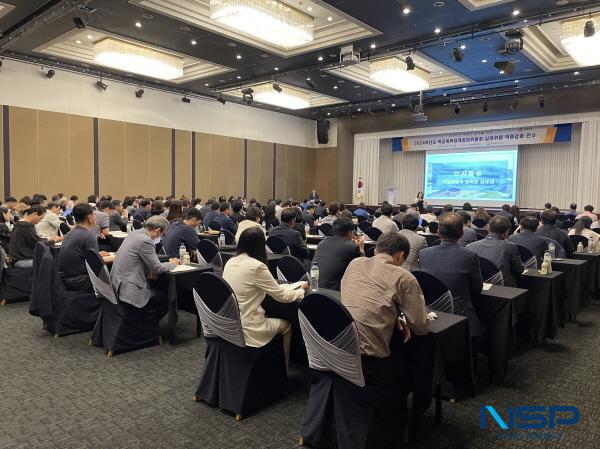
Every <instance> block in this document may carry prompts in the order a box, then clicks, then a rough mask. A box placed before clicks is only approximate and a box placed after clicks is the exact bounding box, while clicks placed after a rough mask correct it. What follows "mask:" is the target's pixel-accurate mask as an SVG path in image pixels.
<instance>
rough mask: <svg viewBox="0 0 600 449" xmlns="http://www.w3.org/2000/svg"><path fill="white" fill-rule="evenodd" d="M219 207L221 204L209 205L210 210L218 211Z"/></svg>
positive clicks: (216, 202)
mask: <svg viewBox="0 0 600 449" xmlns="http://www.w3.org/2000/svg"><path fill="white" fill-rule="evenodd" d="M220 207H221V203H219V202H218V201H215V202H214V203H212V204H211V205H210V210H219V208H220Z"/></svg>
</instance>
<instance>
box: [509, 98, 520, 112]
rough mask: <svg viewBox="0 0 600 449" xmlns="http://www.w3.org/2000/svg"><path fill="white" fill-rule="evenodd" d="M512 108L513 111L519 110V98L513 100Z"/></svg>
mask: <svg viewBox="0 0 600 449" xmlns="http://www.w3.org/2000/svg"><path fill="white" fill-rule="evenodd" d="M510 109H512V110H513V111H518V110H519V100H516V99H515V100H514V101H513V102H512V104H511V105H510Z"/></svg>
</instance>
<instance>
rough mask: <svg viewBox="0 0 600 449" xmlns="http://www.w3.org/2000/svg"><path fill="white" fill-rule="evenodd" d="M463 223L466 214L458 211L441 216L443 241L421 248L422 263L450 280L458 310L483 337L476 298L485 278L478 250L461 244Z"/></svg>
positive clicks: (440, 233)
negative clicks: (459, 213) (476, 309)
mask: <svg viewBox="0 0 600 449" xmlns="http://www.w3.org/2000/svg"><path fill="white" fill-rule="evenodd" d="M463 226H464V222H463V219H462V217H461V216H460V215H458V214H456V213H449V214H446V215H444V216H443V217H440V221H439V230H438V235H439V236H440V239H441V240H442V242H441V243H440V244H439V245H437V246H432V247H430V248H425V249H423V250H421V253H420V254H419V263H420V266H421V269H422V270H425V271H428V272H429V273H431V274H433V275H434V276H436V277H437V278H438V279H439V280H441V281H442V282H443V283H444V284H446V287H448V288H449V289H450V291H451V292H452V298H453V299H454V313H455V314H457V315H463V316H466V317H468V318H469V327H470V329H471V336H472V337H479V336H481V335H483V333H484V331H485V328H484V327H483V323H481V321H479V319H478V318H477V315H476V313H475V308H474V307H473V299H474V298H476V297H478V296H479V294H480V293H481V289H482V288H483V280H482V278H481V267H480V266H479V257H478V256H477V254H475V253H474V252H472V251H469V250H468V249H466V248H463V247H461V246H460V245H459V244H458V241H459V240H460V238H461V237H462V236H463Z"/></svg>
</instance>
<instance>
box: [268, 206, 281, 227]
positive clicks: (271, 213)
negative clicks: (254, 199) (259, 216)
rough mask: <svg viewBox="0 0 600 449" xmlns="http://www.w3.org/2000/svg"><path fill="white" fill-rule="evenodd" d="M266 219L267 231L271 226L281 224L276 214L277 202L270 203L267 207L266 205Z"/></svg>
mask: <svg viewBox="0 0 600 449" xmlns="http://www.w3.org/2000/svg"><path fill="white" fill-rule="evenodd" d="M264 220H265V226H266V228H267V231H268V230H269V229H271V228H274V227H276V226H279V223H280V221H279V220H278V219H277V217H276V216H275V204H269V205H267V207H265V215H264Z"/></svg>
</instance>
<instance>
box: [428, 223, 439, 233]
mask: <svg viewBox="0 0 600 449" xmlns="http://www.w3.org/2000/svg"><path fill="white" fill-rule="evenodd" d="M438 229H439V224H438V222H437V221H434V222H432V223H429V232H431V233H432V234H437V232H438Z"/></svg>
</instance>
